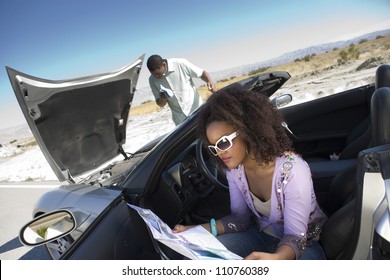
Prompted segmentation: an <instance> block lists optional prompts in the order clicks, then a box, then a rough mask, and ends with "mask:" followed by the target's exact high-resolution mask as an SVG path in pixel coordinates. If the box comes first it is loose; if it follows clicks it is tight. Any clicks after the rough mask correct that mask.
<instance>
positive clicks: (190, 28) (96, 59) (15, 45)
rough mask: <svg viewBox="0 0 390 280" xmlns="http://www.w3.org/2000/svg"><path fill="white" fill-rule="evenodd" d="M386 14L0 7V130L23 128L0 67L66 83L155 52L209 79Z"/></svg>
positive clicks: (269, 4) (206, 1) (371, 0)
mask: <svg viewBox="0 0 390 280" xmlns="http://www.w3.org/2000/svg"><path fill="white" fill-rule="evenodd" d="M389 15H390V1H389V0H342V1H340V0H316V1H312V0H302V1H296V0H279V1H263V0H240V1H226V0H215V1H213V0H197V1H184V0H181V1H179V0H165V1H152V0H108V1H99V0H81V1H80V0H78V1H75V0H67V1H59V0H34V1H31V0H0V42H1V43H0V44H1V47H0V129H1V128H4V127H9V126H13V125H17V124H20V123H23V122H24V119H23V117H22V114H21V112H20V109H19V107H18V105H17V101H16V98H15V96H14V93H13V91H12V88H11V85H10V82H9V80H8V76H7V74H6V71H5V66H10V67H12V68H14V69H17V70H19V71H22V72H24V73H27V74H30V75H33V76H37V77H41V78H46V79H53V80H55V79H67V78H72V77H78V76H84V75H92V74H96V73H101V72H107V71H112V70H116V69H119V68H121V67H122V66H124V65H126V64H128V63H130V62H132V61H133V60H135V59H136V58H137V57H139V56H140V55H142V54H144V53H145V54H146V58H147V57H148V56H150V55H152V54H155V53H158V54H160V55H161V56H163V57H166V58H168V57H185V58H187V59H189V60H190V61H191V62H193V63H194V64H196V65H198V66H199V67H202V68H204V69H206V70H208V71H209V72H212V71H218V70H222V69H227V68H231V67H234V66H239V65H244V64H249V63H254V62H260V61H264V60H267V59H269V58H273V57H277V56H279V55H281V54H283V53H286V52H289V51H293V50H296V49H300V48H304V47H308V46H311V45H316V44H321V43H325V42H331V41H338V40H342V39H349V38H352V37H355V36H357V35H362V34H364V33H368V32H372V31H376V30H382V29H388V28H390V16H389ZM148 75H149V73H148V71H147V68H146V66H145V64H144V67H143V69H142V71H141V78H140V81H139V84H138V87H142V86H145V85H147V77H148Z"/></svg>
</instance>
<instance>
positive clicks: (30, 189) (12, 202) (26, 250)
mask: <svg viewBox="0 0 390 280" xmlns="http://www.w3.org/2000/svg"><path fill="white" fill-rule="evenodd" d="M58 185H59V184H58V183H57V182H44V183H21V184H4V183H1V184H0V260H48V259H50V257H49V255H48V253H47V252H46V249H45V248H44V247H43V246H39V247H27V246H24V245H23V244H22V243H20V241H19V237H18V236H19V230H20V228H21V227H22V226H23V225H24V224H26V223H27V222H28V221H30V220H31V219H32V214H31V213H32V209H33V207H34V204H35V203H36V201H37V200H38V199H39V197H40V196H41V195H42V194H44V193H45V192H47V191H49V190H50V189H51V188H54V187H57V186H58Z"/></svg>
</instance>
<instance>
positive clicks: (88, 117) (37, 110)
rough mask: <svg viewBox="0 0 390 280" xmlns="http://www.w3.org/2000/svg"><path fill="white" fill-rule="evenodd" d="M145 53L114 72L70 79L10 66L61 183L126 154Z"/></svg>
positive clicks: (16, 89)
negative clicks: (44, 76)
mask: <svg viewBox="0 0 390 280" xmlns="http://www.w3.org/2000/svg"><path fill="white" fill-rule="evenodd" d="M144 56H145V55H142V56H140V57H139V58H138V59H136V60H135V61H134V62H133V63H130V64H128V65H126V66H124V67H123V68H121V69H119V70H116V71H114V72H110V73H104V74H99V75H93V76H87V77H80V78H75V79H68V80H46V79H41V78H37V77H33V76H30V75H27V74H24V73H22V72H19V71H17V70H14V69H12V68H10V67H6V70H7V73H8V76H9V79H10V81H11V84H12V87H13V90H14V92H15V95H16V98H17V100H18V102H19V105H20V107H21V109H22V111H23V114H24V117H25V118H26V120H27V123H28V125H29V127H30V129H31V131H32V133H33V135H34V137H35V139H36V141H37V143H38V145H39V146H40V148H41V150H42V152H43V154H44V156H45V157H46V159H47V161H48V163H49V164H50V166H51V168H52V169H53V171H54V173H55V174H56V176H57V178H58V179H59V180H60V181H65V180H68V181H73V178H75V177H77V176H79V175H81V174H83V173H86V172H89V171H91V170H94V169H96V168H97V167H99V166H100V165H102V164H104V163H106V162H108V161H109V160H112V159H113V158H115V157H116V156H117V155H119V154H120V153H124V152H123V149H122V145H123V144H124V143H125V142H126V125H127V119H128V114H129V110H130V106H131V102H132V100H133V96H134V93H135V90H136V85H137V81H138V77H139V74H140V71H141V67H142V63H143V60H144Z"/></svg>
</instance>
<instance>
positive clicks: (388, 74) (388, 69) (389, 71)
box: [375, 64, 390, 89]
mask: <svg viewBox="0 0 390 280" xmlns="http://www.w3.org/2000/svg"><path fill="white" fill-rule="evenodd" d="M381 87H390V65H386V64H384V65H381V66H379V67H378V69H376V74H375V89H379V88H381Z"/></svg>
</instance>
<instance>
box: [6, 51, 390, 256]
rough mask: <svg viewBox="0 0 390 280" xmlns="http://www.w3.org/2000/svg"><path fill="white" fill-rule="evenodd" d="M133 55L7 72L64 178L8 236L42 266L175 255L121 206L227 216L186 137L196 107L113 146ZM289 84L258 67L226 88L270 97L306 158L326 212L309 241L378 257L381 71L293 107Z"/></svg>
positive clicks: (223, 196)
mask: <svg viewBox="0 0 390 280" xmlns="http://www.w3.org/2000/svg"><path fill="white" fill-rule="evenodd" d="M143 59H144V56H141V57H139V58H138V59H136V60H135V61H134V62H133V63H131V64H129V65H127V66H125V67H123V68H122V69H120V70H117V71H114V72H110V73H105V74H100V75H95V76H89V77H82V78H78V79H72V80H61V81H52V80H46V79H41V78H37V77H33V76H30V75H26V74H24V73H21V72H19V71H16V70H14V69H12V68H9V67H7V72H8V75H9V78H10V81H11V84H12V87H13V90H14V92H15V94H16V97H17V99H18V102H19V104H20V107H21V109H22V111H23V113H24V116H25V117H26V120H27V122H28V124H29V126H30V128H31V131H32V132H33V134H34V136H35V138H36V139H37V142H38V144H39V146H40V148H41V149H42V151H43V153H44V155H45V157H46V159H47V161H48V162H49V164H50V166H51V167H52V168H53V170H54V172H55V174H56V175H57V177H58V179H59V180H60V181H67V182H68V183H67V184H64V185H63V186H61V187H59V188H58V189H54V190H52V191H49V192H48V193H46V194H44V195H43V196H42V197H41V199H40V200H39V201H38V202H37V204H36V207H35V209H34V212H33V220H32V221H30V222H28V223H27V224H26V225H25V226H24V227H23V228H22V229H21V231H20V240H21V241H22V243H23V244H25V245H28V246H38V245H45V246H46V248H47V249H48V251H49V253H50V255H51V257H52V258H53V259H128V260H131V259H182V258H183V256H182V255H180V254H178V253H176V252H174V251H173V250H171V249H170V248H168V247H166V246H164V245H163V244H162V243H160V242H157V241H156V240H155V239H153V238H152V237H151V234H150V231H149V230H148V228H147V227H146V225H145V223H144V221H143V220H142V219H141V218H140V216H139V215H138V213H137V212H136V211H135V210H133V209H132V208H130V207H129V206H128V203H130V204H132V205H136V206H139V207H142V208H146V209H151V210H152V211H153V212H154V213H155V214H157V215H158V216H159V217H160V218H161V220H163V221H164V222H165V223H166V224H168V225H169V226H171V227H172V226H173V225H175V224H177V223H182V224H199V223H203V222H208V221H209V220H210V218H211V217H213V218H218V217H221V216H224V215H226V214H228V213H229V194H228V186H227V182H226V178H225V174H224V172H223V170H220V169H219V168H218V167H217V166H216V165H215V163H214V162H213V160H212V157H213V156H212V155H210V154H209V152H208V151H207V150H206V149H205V148H204V146H203V145H202V143H201V141H199V139H198V137H197V134H196V121H197V114H198V112H199V110H201V108H200V109H198V111H196V112H194V113H193V114H192V115H190V116H189V117H188V118H187V119H186V120H185V121H184V122H183V123H182V124H180V125H179V126H177V127H176V128H175V129H173V131H171V132H170V133H168V134H166V135H163V136H162V137H160V138H158V139H156V140H154V141H152V142H151V143H148V144H146V145H145V146H144V147H142V148H141V149H139V150H138V151H137V152H134V153H131V154H130V153H127V152H126V151H124V149H123V144H124V143H125V141H126V140H127V141H131V139H126V126H127V124H128V116H129V109H130V106H131V104H132V100H133V96H134V94H135V93H136V85H137V80H138V77H139V73H140V70H141V67H142V63H143ZM289 79H290V75H289V73H287V72H268V73H264V74H259V75H256V76H252V77H250V78H247V79H244V80H242V81H239V82H238V83H240V84H241V86H243V87H246V88H248V89H250V90H252V91H253V92H255V93H257V94H264V95H266V96H268V97H270V98H271V100H272V102H273V103H274V104H275V106H276V107H277V108H278V110H280V111H281V112H282V113H283V115H284V118H285V122H284V123H282V124H281V125H282V126H284V127H285V129H286V132H287V133H288V135H289V136H290V137H291V139H292V141H293V144H294V149H295V150H296V152H298V153H299V154H301V155H302V156H303V157H304V159H306V160H307V162H308V163H309V165H310V167H311V170H312V177H313V183H314V187H315V192H316V195H317V199H318V201H319V203H320V205H321V207H322V208H323V209H324V211H325V212H326V213H327V215H328V216H329V219H328V221H327V223H326V224H325V226H324V228H323V231H322V233H321V237H320V241H321V244H322V246H323V247H324V250H325V253H326V256H327V258H328V259H390V210H389V205H390V204H389V202H390V183H389V182H390V181H389V178H390V153H389V152H390V88H388V86H390V66H389V65H382V66H380V67H379V68H378V69H377V72H376V77H375V80H376V82H375V83H372V84H367V85H364V86H359V87H357V88H354V89H349V90H347V91H344V92H341V93H337V94H332V95H329V96H326V97H322V98H318V99H314V100H311V101H307V102H302V103H294V102H292V101H293V96H292V95H289V94H278V92H277V91H278V90H279V88H281V87H282V86H283V85H284V84H285V82H286V81H288V80H289ZM294 104H295V105H294ZM118 156H119V157H121V160H115V161H113V159H115V158H118ZM92 170H94V171H92ZM85 174H88V176H84V177H83V179H82V180H78V178H79V177H80V175H85ZM39 228H40V230H38V229H39Z"/></svg>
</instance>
